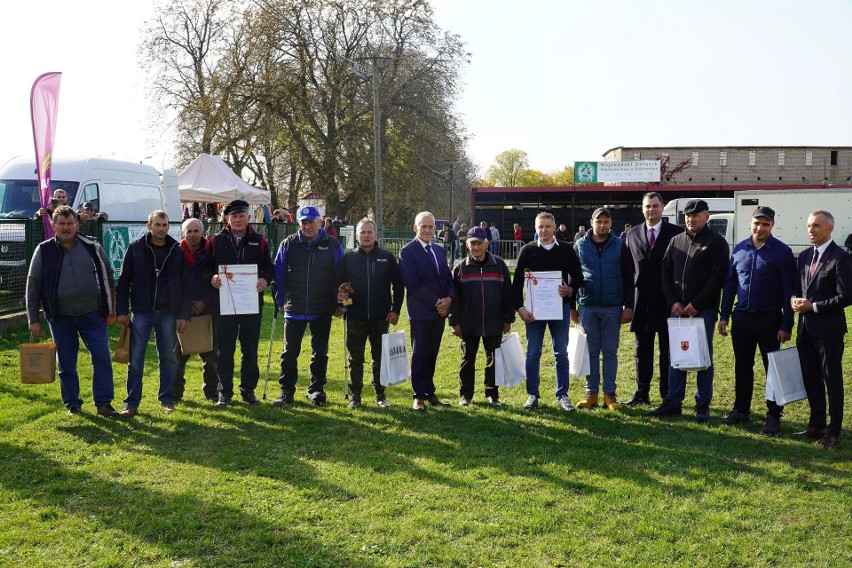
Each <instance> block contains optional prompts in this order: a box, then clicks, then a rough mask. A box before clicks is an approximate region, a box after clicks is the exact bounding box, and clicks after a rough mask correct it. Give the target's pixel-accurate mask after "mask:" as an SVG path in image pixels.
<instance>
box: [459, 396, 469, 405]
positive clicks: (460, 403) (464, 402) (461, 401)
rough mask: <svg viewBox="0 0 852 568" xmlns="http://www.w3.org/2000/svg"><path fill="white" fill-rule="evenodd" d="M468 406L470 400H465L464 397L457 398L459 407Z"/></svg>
mask: <svg viewBox="0 0 852 568" xmlns="http://www.w3.org/2000/svg"><path fill="white" fill-rule="evenodd" d="M469 404H470V399H469V398H467V397H466V396H463V397H460V398H459V406H467V405H469Z"/></svg>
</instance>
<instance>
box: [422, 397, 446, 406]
mask: <svg viewBox="0 0 852 568" xmlns="http://www.w3.org/2000/svg"><path fill="white" fill-rule="evenodd" d="M426 402H428V403H429V404H431V405H432V406H450V403H449V402H443V401H441V399H440V398H438V397H437V396H435V395H434V394H433V395H432V396H430V397H428V398H427V399H426Z"/></svg>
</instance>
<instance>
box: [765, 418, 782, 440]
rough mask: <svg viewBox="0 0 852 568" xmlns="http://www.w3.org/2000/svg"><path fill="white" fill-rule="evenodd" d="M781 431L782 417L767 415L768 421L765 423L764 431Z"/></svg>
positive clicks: (773, 432) (770, 432) (766, 432)
mask: <svg viewBox="0 0 852 568" xmlns="http://www.w3.org/2000/svg"><path fill="white" fill-rule="evenodd" d="M780 431H781V417H780V416H772V415H767V416H766V421H765V422H764V423H763V433H764V434H770V435H773V434H777V433H778V432H780Z"/></svg>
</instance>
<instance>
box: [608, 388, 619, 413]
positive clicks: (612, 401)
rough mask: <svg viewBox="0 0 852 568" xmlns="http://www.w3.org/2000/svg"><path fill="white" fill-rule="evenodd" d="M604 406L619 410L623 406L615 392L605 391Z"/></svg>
mask: <svg viewBox="0 0 852 568" xmlns="http://www.w3.org/2000/svg"><path fill="white" fill-rule="evenodd" d="M604 406H606V407H607V408H609V409H610V410H618V409H619V408H621V403H620V402H618V397H617V396H615V392H608V393H607V392H605V393H604Z"/></svg>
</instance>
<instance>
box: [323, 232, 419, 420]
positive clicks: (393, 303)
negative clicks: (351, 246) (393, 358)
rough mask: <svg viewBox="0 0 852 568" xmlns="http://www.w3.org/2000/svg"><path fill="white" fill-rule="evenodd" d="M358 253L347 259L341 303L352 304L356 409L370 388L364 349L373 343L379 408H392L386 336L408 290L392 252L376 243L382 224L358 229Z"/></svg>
mask: <svg viewBox="0 0 852 568" xmlns="http://www.w3.org/2000/svg"><path fill="white" fill-rule="evenodd" d="M355 236H356V238H357V239H358V248H357V249H356V250H354V251H349V252H347V253H346V254H345V255H344V256H343V280H344V281H345V283H344V284H342V285H341V286H340V292H339V293H338V301H340V302H341V303H343V302H345V301H346V300H351V303H350V304H349V306H348V307H347V308H346V322H345V325H346V349H347V350H348V351H349V378H350V383H349V390H350V392H351V393H352V398H351V400H350V401H349V406H350V407H351V408H357V407H358V406H360V405H361V391H362V389H363V388H364V349H365V347H366V344H367V339H369V340H370V354H371V355H372V361H373V368H372V371H373V388H374V389H375V391H376V404H377V405H378V406H381V407H383V408H386V407H388V406H390V403H389V402H388V399H387V398H386V397H385V387H383V386H382V384H381V382H380V376H379V374H380V371H381V363H382V359H381V356H382V335H384V334H385V333H387V332H388V326H389V325H390V324H393V325H396V324H397V322H398V321H399V311H400V309H401V308H402V298H403V295H404V294H405V290H404V289H403V287H402V279H401V278H400V276H399V266H398V265H397V262H396V258H394V256H393V254H392V253H391V252H390V251H387V250H385V249H383V248H381V247H380V246H379V245H378V242H377V241H376V224H375V223H373V222H372V221H371V220H370V219H361V221H359V222H358V225H357V226H356V227H355Z"/></svg>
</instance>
